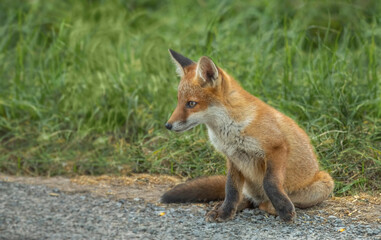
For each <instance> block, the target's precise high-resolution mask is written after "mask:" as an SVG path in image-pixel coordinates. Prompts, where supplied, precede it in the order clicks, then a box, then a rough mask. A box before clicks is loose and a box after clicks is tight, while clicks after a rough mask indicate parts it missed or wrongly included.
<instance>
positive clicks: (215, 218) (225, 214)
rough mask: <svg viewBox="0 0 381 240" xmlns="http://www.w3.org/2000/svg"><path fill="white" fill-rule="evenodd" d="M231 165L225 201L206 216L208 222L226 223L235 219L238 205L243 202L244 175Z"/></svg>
mask: <svg viewBox="0 0 381 240" xmlns="http://www.w3.org/2000/svg"><path fill="white" fill-rule="evenodd" d="M229 165H230V166H229V171H228V175H227V180H226V185H225V200H224V202H223V203H222V204H218V205H217V206H216V207H215V208H214V209H213V210H211V211H210V212H209V213H207V214H206V221H208V222H224V221H227V220H230V219H233V218H234V216H235V214H236V212H237V207H238V204H239V203H240V201H241V196H242V186H243V182H244V179H243V176H242V174H241V173H240V172H239V171H238V170H237V169H236V168H234V167H233V166H232V164H229Z"/></svg>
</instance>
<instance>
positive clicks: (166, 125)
mask: <svg viewBox="0 0 381 240" xmlns="http://www.w3.org/2000/svg"><path fill="white" fill-rule="evenodd" d="M165 127H166V128H167V129H168V130H171V129H172V124H171V123H168V122H167V123H166V124H165Z"/></svg>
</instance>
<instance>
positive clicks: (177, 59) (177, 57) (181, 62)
mask: <svg viewBox="0 0 381 240" xmlns="http://www.w3.org/2000/svg"><path fill="white" fill-rule="evenodd" d="M168 51H169V55H171V58H172V60H173V62H174V63H175V64H176V67H177V69H176V72H177V74H178V75H180V77H182V76H184V68H185V67H186V66H189V65H192V64H193V63H194V62H193V61H192V60H190V59H189V58H186V57H184V56H183V55H181V54H180V53H178V52H175V51H173V50H172V49H168Z"/></svg>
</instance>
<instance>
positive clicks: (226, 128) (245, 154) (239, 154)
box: [207, 108, 264, 166]
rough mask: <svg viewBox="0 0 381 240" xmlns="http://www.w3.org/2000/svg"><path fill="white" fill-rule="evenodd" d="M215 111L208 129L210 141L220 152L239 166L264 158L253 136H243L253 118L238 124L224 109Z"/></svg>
mask: <svg viewBox="0 0 381 240" xmlns="http://www.w3.org/2000/svg"><path fill="white" fill-rule="evenodd" d="M213 111H214V114H213V115H214V118H213V119H209V120H210V121H208V123H207V127H208V134H209V139H210V141H211V142H212V144H213V145H214V147H215V148H216V149H217V150H218V151H220V152H222V153H224V154H225V155H226V156H227V157H228V158H229V159H230V160H231V161H233V162H235V163H236V164H237V165H239V166H243V165H246V164H249V163H253V161H254V160H255V159H258V158H263V157H264V151H263V150H262V148H261V146H260V143H259V142H258V141H257V140H256V139H255V138H254V137H252V136H245V135H243V130H244V129H245V128H246V127H247V126H248V125H249V124H250V123H251V121H252V118H248V119H246V120H244V121H241V122H236V121H234V120H233V119H232V118H230V116H229V115H228V113H227V112H226V110H224V109H216V108H215V109H213Z"/></svg>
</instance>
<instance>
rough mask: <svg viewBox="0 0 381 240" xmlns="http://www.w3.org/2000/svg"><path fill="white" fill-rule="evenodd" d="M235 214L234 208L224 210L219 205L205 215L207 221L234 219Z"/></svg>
mask: <svg viewBox="0 0 381 240" xmlns="http://www.w3.org/2000/svg"><path fill="white" fill-rule="evenodd" d="M234 216H235V211H234V210H224V209H223V208H222V207H221V206H217V207H216V208H214V209H213V210H211V211H210V212H208V213H207V214H206V216H205V220H206V221H207V222H225V221H228V220H231V219H233V218H234Z"/></svg>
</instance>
